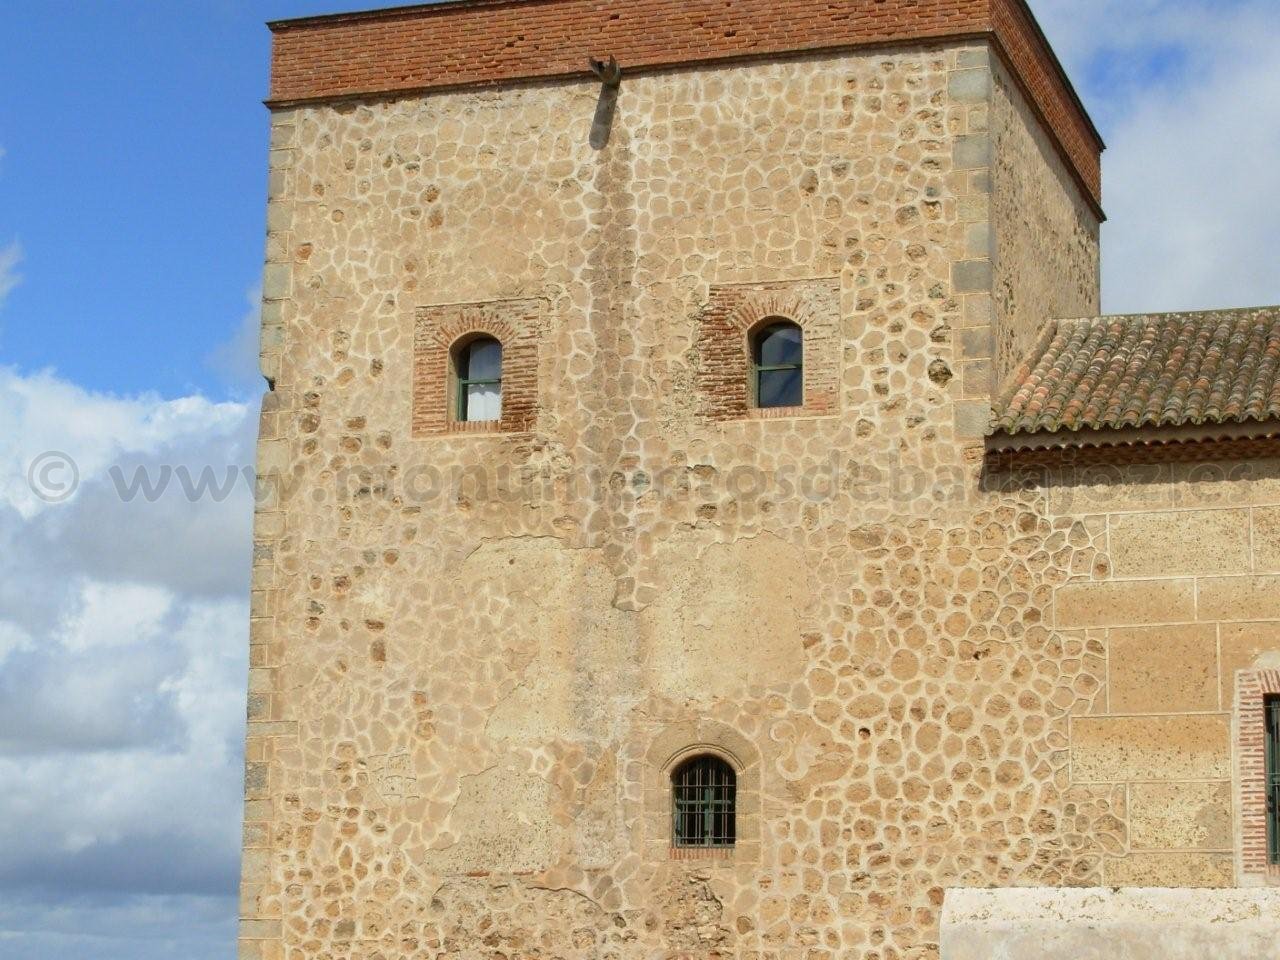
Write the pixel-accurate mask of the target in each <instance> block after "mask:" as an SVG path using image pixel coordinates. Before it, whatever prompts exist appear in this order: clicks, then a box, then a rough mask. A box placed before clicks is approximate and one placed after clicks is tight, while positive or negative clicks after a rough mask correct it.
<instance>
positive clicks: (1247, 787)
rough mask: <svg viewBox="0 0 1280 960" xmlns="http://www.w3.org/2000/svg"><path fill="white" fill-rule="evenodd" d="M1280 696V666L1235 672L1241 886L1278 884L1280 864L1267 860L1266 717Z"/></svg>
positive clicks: (1237, 800) (1238, 867) (1239, 879)
mask: <svg viewBox="0 0 1280 960" xmlns="http://www.w3.org/2000/svg"><path fill="white" fill-rule="evenodd" d="M1277 695H1280V669H1277V670H1242V671H1240V672H1239V673H1237V674H1236V701H1235V717H1234V728H1235V729H1234V739H1235V780H1236V782H1235V791H1236V803H1235V806H1236V816H1237V824H1238V826H1237V828H1236V829H1237V833H1238V837H1239V841H1238V845H1237V875H1238V876H1237V879H1238V882H1239V884H1240V886H1242V887H1261V886H1280V865H1277V864H1272V863H1269V862H1268V858H1267V791H1266V779H1267V777H1266V771H1267V762H1266V715H1265V703H1266V699H1267V698H1268V697H1272V696H1277Z"/></svg>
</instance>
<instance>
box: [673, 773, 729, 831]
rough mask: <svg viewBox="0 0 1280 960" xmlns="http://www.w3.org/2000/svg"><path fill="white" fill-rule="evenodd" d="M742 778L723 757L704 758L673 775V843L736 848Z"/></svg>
mask: <svg viewBox="0 0 1280 960" xmlns="http://www.w3.org/2000/svg"><path fill="white" fill-rule="evenodd" d="M737 793H738V777H737V774H735V773H734V772H733V768H732V767H731V766H729V764H727V763H725V762H724V761H723V760H721V759H720V758H719V757H713V756H701V757H694V758H693V759H692V760H689V761H688V762H686V763H684V764H681V766H680V767H678V768H677V769H676V771H675V773H673V774H672V775H671V800H672V814H671V815H672V829H671V836H672V843H673V844H674V845H675V846H677V847H703V848H706V847H720V848H724V847H732V846H733V845H734V843H735V842H736V841H737V838H738V836H737V834H738V825H737V811H736V804H737Z"/></svg>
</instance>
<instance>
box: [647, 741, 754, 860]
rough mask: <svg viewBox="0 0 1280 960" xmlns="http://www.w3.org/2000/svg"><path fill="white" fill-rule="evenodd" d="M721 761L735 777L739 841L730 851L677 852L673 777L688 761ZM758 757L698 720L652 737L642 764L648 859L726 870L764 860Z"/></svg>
mask: <svg viewBox="0 0 1280 960" xmlns="http://www.w3.org/2000/svg"><path fill="white" fill-rule="evenodd" d="M704 755H711V756H714V757H719V758H720V759H721V760H723V761H724V762H725V763H727V764H729V766H730V767H732V768H733V772H734V773H735V774H736V776H737V796H736V803H735V810H736V819H737V837H736V842H735V843H734V845H733V846H731V847H677V846H676V845H675V843H674V840H675V838H674V836H673V830H674V826H675V825H674V823H673V822H672V816H671V804H672V800H671V790H672V785H671V775H672V774H673V773H674V772H675V770H676V769H677V768H678V767H680V766H681V765H682V764H683V763H684V762H685V761H686V760H690V759H692V758H694V757H697V756H704ZM760 767H761V764H760V752H759V751H758V750H757V749H756V747H755V745H754V744H753V743H752V742H751V741H750V740H748V739H747V738H746V737H744V736H742V734H740V733H738V732H737V731H736V730H733V729H732V728H730V727H727V726H725V725H724V724H722V723H717V722H715V721H711V720H696V721H689V722H685V723H675V724H672V725H670V726H668V727H666V728H665V729H663V730H662V732H661V733H660V734H659V735H658V736H657V737H656V738H654V741H653V743H652V744H651V745H650V747H649V751H648V753H647V754H646V755H645V763H644V834H645V836H644V849H645V859H646V860H649V861H652V862H658V861H667V860H699V861H706V862H707V865H708V866H712V865H715V864H716V863H720V864H724V865H726V866H733V865H734V864H746V863H758V862H759V861H760V833H761V808H760Z"/></svg>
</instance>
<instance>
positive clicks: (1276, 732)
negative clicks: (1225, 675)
mask: <svg viewBox="0 0 1280 960" xmlns="http://www.w3.org/2000/svg"><path fill="white" fill-rule="evenodd" d="M1263 709H1264V712H1265V715H1266V725H1267V737H1266V753H1267V860H1268V862H1270V863H1272V864H1280V697H1267V698H1266V700H1265V701H1264V706H1263Z"/></svg>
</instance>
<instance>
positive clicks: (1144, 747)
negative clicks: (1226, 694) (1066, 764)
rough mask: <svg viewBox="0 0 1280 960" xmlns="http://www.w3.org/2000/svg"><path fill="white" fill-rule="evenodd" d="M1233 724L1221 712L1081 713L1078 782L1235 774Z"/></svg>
mask: <svg viewBox="0 0 1280 960" xmlns="http://www.w3.org/2000/svg"><path fill="white" fill-rule="evenodd" d="M1230 778H1231V725H1230V723H1229V722H1228V719H1227V718H1226V717H1225V716H1221V715H1216V714H1215V715H1190V716H1189V715H1186V714H1184V715H1181V716H1167V717H1077V718H1075V719H1074V720H1072V722H1071V779H1072V781H1074V782H1075V783H1120V782H1125V781H1135V780H1137V781H1171V780H1229V779H1230Z"/></svg>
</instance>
